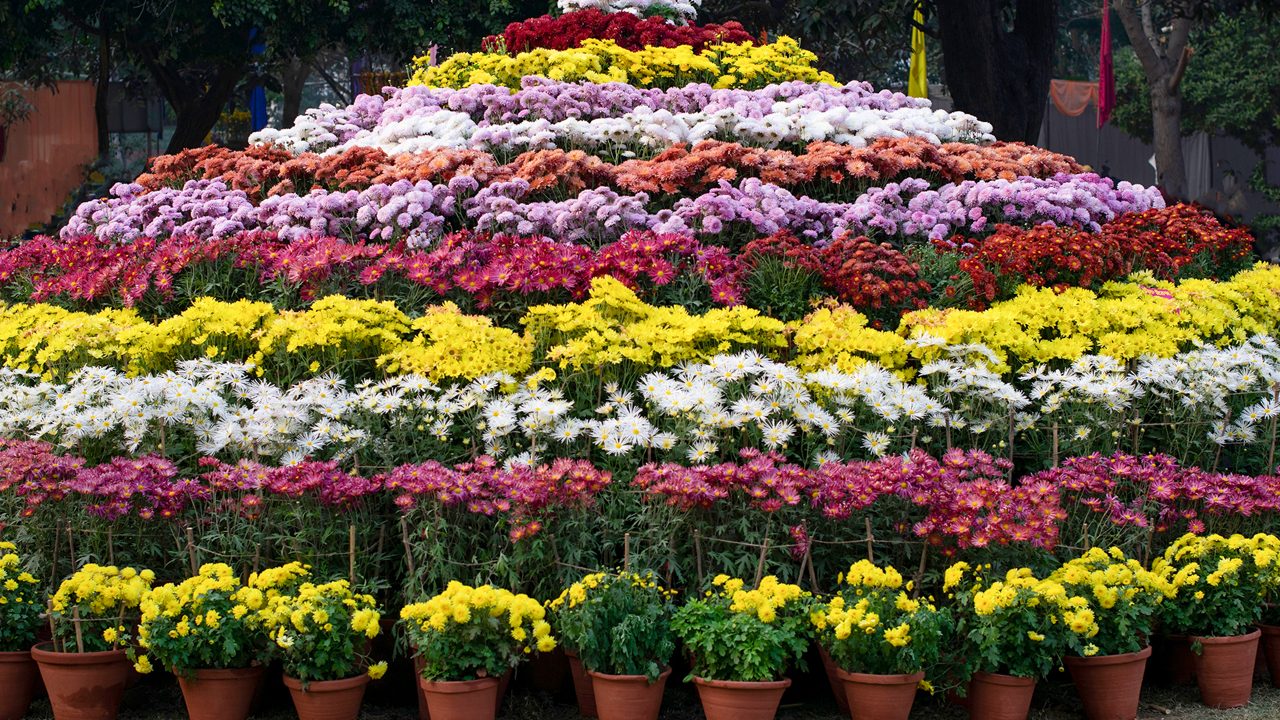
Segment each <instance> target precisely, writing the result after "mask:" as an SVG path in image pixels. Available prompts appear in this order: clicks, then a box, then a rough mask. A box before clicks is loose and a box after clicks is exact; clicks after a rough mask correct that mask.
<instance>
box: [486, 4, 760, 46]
mask: <svg viewBox="0 0 1280 720" xmlns="http://www.w3.org/2000/svg"><path fill="white" fill-rule="evenodd" d="M588 38H598V39H601V40H612V41H614V42H616V43H617V44H618V45H619V46H620V47H623V48H625V49H627V50H642V49H644V48H645V47H676V46H677V45H688V46H690V47H691V48H692V49H693V51H694V52H701V51H702V49H703V48H705V47H706V46H707V45H712V44H718V43H744V42H751V40H752V37H751V34H750V33H748V32H747V31H746V29H745V28H743V27H742V23H739V22H737V21H733V20H731V21H729V22H727V23H725V24H723V25H720V24H717V23H711V24H709V25H672V24H671V23H669V22H667V21H666V20H665V19H663V18H660V17H656V16H652V15H650V16H648V17H643V18H641V17H638V16H637V15H635V14H634V13H631V12H627V11H625V10H621V11H618V12H606V11H602V10H599V9H597V8H586V9H583V10H579V11H576V12H569V13H565V14H564V15H559V16H556V17H552V16H550V15H543V16H542V17H537V18H530V19H528V20H522V21H520V22H513V23H511V24H510V25H508V26H507V28H506V29H505V30H503V31H502V34H501V35H493V36H490V37H488V38H485V41H484V45H483V46H484V48H485V49H486V50H489V51H500V50H504V49H505V50H506V51H507V52H513V53H522V52H527V51H529V50H533V49H535V48H548V49H550V50H568V49H569V48H575V47H578V46H579V45H581V44H582V42H583V41H584V40H586V39H588Z"/></svg>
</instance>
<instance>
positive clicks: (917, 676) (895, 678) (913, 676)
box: [836, 667, 924, 685]
mask: <svg viewBox="0 0 1280 720" xmlns="http://www.w3.org/2000/svg"><path fill="white" fill-rule="evenodd" d="M836 676H837V677H839V678H840V679H841V680H848V681H850V682H859V683H863V684H864V685H906V684H907V682H908V681H910V682H912V683H918V682H920V681H921V680H923V679H924V671H923V670H920V671H919V672H913V673H910V674H906V673H899V674H895V675H885V674H881V673H857V672H849V671H848V670H844V669H842V668H838V667H837V668H836Z"/></svg>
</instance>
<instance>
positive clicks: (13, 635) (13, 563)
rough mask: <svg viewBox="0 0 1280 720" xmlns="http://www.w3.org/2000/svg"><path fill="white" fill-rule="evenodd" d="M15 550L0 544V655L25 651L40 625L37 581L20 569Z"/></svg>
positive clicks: (40, 607) (15, 548) (41, 606)
mask: <svg viewBox="0 0 1280 720" xmlns="http://www.w3.org/2000/svg"><path fill="white" fill-rule="evenodd" d="M15 550H17V546H16V545H14V544H13V543H10V542H0V552H3V555H0V652H19V651H22V650H27V649H29V648H30V647H31V646H32V645H33V644H35V640H36V630H37V629H38V628H39V627H40V625H41V624H42V623H43V618H41V617H40V611H41V610H43V609H44V603H43V601H42V598H41V596H40V581H39V580H37V579H36V578H35V577H33V576H32V575H31V573H28V572H26V571H25V570H23V569H22V561H21V559H20V558H19V557H18V554H17V553H16V552H14V551H15Z"/></svg>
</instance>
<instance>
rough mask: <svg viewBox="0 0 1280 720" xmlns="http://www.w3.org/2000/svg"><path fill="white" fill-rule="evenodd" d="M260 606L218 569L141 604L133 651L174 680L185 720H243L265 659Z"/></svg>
mask: <svg viewBox="0 0 1280 720" xmlns="http://www.w3.org/2000/svg"><path fill="white" fill-rule="evenodd" d="M263 603H264V596H263V593H262V592H261V590H259V589H255V588H253V587H252V586H249V587H245V586H242V585H241V584H240V581H239V579H238V578H237V577H236V575H235V573H234V572H233V571H232V570H231V567H230V566H229V565H224V564H222V563H216V564H208V565H204V566H202V567H201V568H200V573H199V574H198V575H197V576H195V577H193V578H189V579H187V580H185V581H183V582H181V583H179V584H177V585H174V584H172V583H170V584H167V585H162V586H160V587H158V588H153V589H152V590H151V591H149V592H148V593H147V594H146V596H145V597H144V598H143V600H142V605H141V609H142V621H141V623H140V624H139V625H138V645H139V646H140V647H141V648H143V649H144V650H146V652H147V656H146V657H148V663H147V664H148V665H154V664H155V663H156V662H158V663H159V664H160V666H161V667H164V668H166V669H168V670H169V671H171V672H172V673H173V674H174V675H177V676H178V684H179V685H180V686H181V688H182V697H183V699H184V700H185V702H186V705H187V714H188V715H189V716H190V717H191V720H244V718H246V717H248V715H249V707H250V705H251V704H252V702H253V696H254V693H255V691H256V690H257V688H258V684H259V682H261V680H262V673H263V670H264V665H263V661H265V660H266V657H267V635H266V631H265V630H264V629H263V627H262V623H261V618H260V617H259V615H258V611H259V610H261V609H262V607H263ZM153 660H154V662H153Z"/></svg>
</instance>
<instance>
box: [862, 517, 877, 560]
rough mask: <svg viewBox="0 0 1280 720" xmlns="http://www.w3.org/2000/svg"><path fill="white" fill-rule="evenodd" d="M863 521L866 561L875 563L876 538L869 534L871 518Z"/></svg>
mask: <svg viewBox="0 0 1280 720" xmlns="http://www.w3.org/2000/svg"><path fill="white" fill-rule="evenodd" d="M864 519H865V520H866V521H867V561H868V562H872V563H874V562H875V561H876V551H875V541H876V536H875V535H873V534H872V533H871V518H864Z"/></svg>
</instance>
